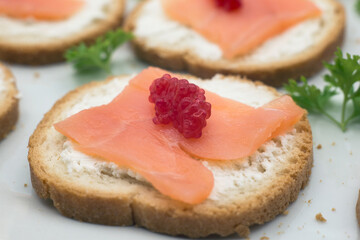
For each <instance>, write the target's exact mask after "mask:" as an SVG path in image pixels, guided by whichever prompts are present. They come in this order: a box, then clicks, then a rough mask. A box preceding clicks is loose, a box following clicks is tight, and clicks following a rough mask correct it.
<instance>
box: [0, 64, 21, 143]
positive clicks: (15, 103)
mask: <svg viewBox="0 0 360 240" xmlns="http://www.w3.org/2000/svg"><path fill="white" fill-rule="evenodd" d="M18 116H19V99H18V90H17V88H16V84H15V79H14V76H13V75H12V73H11V72H10V70H9V69H8V68H6V67H5V66H4V65H2V64H0V140H1V139H3V138H4V137H5V136H6V135H7V134H8V133H9V132H10V131H11V130H12V129H13V128H14V126H15V123H16V121H17V119H18Z"/></svg>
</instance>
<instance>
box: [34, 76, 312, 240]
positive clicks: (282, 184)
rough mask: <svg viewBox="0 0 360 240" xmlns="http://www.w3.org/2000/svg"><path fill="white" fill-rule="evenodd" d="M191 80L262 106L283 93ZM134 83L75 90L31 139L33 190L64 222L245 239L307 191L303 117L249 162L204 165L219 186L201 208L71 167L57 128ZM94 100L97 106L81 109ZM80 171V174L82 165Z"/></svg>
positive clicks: (308, 149)
mask: <svg viewBox="0 0 360 240" xmlns="http://www.w3.org/2000/svg"><path fill="white" fill-rule="evenodd" d="M186 77H187V78H188V79H189V80H193V81H195V82H196V83H199V84H205V85H206V86H207V88H205V85H200V86H202V87H204V88H205V89H208V90H215V89H219V88H221V87H219V84H220V86H222V85H221V84H223V83H224V82H225V83H226V84H225V85H223V88H224V91H222V94H223V95H226V94H227V95H229V96H230V95H236V96H239V97H240V98H242V99H245V100H247V102H248V103H250V104H253V105H254V104H260V103H259V102H257V101H258V100H259V98H262V97H265V95H266V96H268V98H269V99H273V98H276V97H278V96H279V95H280V94H279V93H278V92H276V90H275V89H273V88H270V87H267V86H265V85H263V84H262V83H259V82H252V81H249V80H246V79H241V78H237V77H225V76H223V75H217V76H215V77H214V78H213V79H212V80H211V81H200V80H199V79H196V78H194V77H190V76H186ZM129 79H130V77H129V76H120V77H117V78H110V79H108V80H106V81H103V82H93V83H90V84H87V85H84V86H82V87H80V88H78V89H75V90H74V91H72V92H70V93H69V94H67V95H65V96H64V97H63V98H62V99H60V100H59V101H58V102H57V103H56V104H55V105H54V106H53V108H52V109H51V110H50V111H49V112H48V113H47V114H46V115H45V116H44V118H43V120H42V121H41V122H40V123H39V125H38V126H37V128H36V130H35V132H34V133H33V135H32V136H31V137H30V140H29V146H28V147H29V153H28V160H29V165H30V172H31V180H32V185H33V188H34V189H35V191H36V193H37V194H38V196H39V197H41V198H43V199H51V200H52V201H53V204H54V206H55V207H56V208H57V209H58V211H59V212H60V213H61V214H63V215H64V216H67V217H70V218H74V219H77V220H80V221H85V222H91V223H98V224H106V225H119V226H129V225H137V226H141V227H145V228H147V229H149V230H151V231H154V232H160V233H165V234H169V235H185V236H188V237H191V238H197V237H206V236H209V235H211V234H216V235H220V236H228V235H231V234H233V233H238V234H239V235H240V236H248V235H249V233H250V228H249V227H250V226H252V225H255V224H263V223H265V222H267V221H270V220H272V219H273V218H275V217H276V216H277V215H279V214H281V213H283V212H284V211H285V210H286V209H287V207H288V206H289V204H290V203H291V202H293V201H295V200H296V199H297V196H298V193H299V191H300V190H301V189H302V188H304V187H305V186H306V184H307V182H308V180H309V177H310V173H311V168H312V162H313V152H312V134H311V128H310V125H309V122H308V119H307V117H306V116H304V117H303V118H302V119H301V121H299V122H298V123H297V124H296V126H295V127H294V130H293V131H291V132H289V133H287V134H286V135H284V136H281V137H277V138H275V139H273V140H271V141H269V142H268V143H266V144H264V145H263V146H262V147H261V148H260V149H259V150H258V151H257V152H256V153H255V154H254V155H252V156H250V157H248V158H247V159H246V160H245V161H242V160H234V161H227V162H226V163H225V162H221V163H219V162H217V161H208V162H206V164H205V163H204V165H205V166H207V167H208V168H209V169H210V170H211V171H212V172H213V174H214V178H215V187H214V190H213V192H212V194H211V195H210V196H209V198H208V199H207V200H205V201H204V202H203V203H201V204H197V205H189V204H185V203H182V202H179V201H176V200H172V199H170V198H168V197H166V196H164V195H162V194H160V193H159V192H158V191H157V190H156V189H154V188H153V187H152V186H151V184H150V183H148V182H146V181H142V180H141V179H138V178H136V177H133V176H131V175H127V174H123V175H116V174H113V173H112V172H111V171H109V170H108V168H105V167H104V168H101V169H99V170H98V171H97V172H94V171H92V168H89V169H80V170H79V169H77V170H76V169H75V170H74V169H72V168H71V167H69V166H70V165H67V164H66V163H65V161H64V160H63V155H62V153H63V152H64V144H65V142H66V141H67V139H66V137H64V136H63V135H61V134H60V133H58V132H57V131H56V130H55V129H54V127H53V124H54V123H56V122H58V121H61V120H63V119H65V118H66V117H68V116H69V115H71V114H73V113H74V112H77V111H80V110H81V109H85V108H87V107H90V106H97V105H101V104H106V103H107V102H109V101H110V100H111V99H108V100H106V101H105V100H101V101H95V100H94V99H103V98H109V95H112V96H113V97H115V96H116V94H118V93H119V92H116V89H119V91H121V88H118V87H117V85H116V84H119V83H122V84H123V85H124V83H125V85H126V83H127V81H128V80H129ZM111 91H112V93H111V94H110V92H111ZM114 91H115V94H114ZM219 94H220V93H219ZM246 94H250V95H246ZM241 95H243V96H241ZM249 96H252V97H249ZM249 98H252V99H253V100H251V101H250V100H249ZM90 101H93V103H92V104H89V105H86V106H85V105H84V106H83V105H82V104H84V103H87V102H90ZM266 101H267V100H265V101H263V102H266ZM95 102H96V103H95ZM80 105H81V106H80ZM79 106H80V107H79ZM74 108H77V111H74ZM75 165H76V168H78V166H79V163H76V164H75ZM80 165H81V164H80ZM224 177H225V179H224ZM224 180H225V181H224ZM227 180H230V181H227ZM236 181H237V182H238V183H239V184H236V183H235V182H236ZM229 182H230V186H229V184H228V183H229Z"/></svg>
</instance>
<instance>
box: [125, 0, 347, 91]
mask: <svg viewBox="0 0 360 240" xmlns="http://www.w3.org/2000/svg"><path fill="white" fill-rule="evenodd" d="M147 1H149V0H146V1H143V2H142V3H140V4H139V5H138V6H137V7H136V8H135V9H134V11H133V12H132V13H131V14H130V16H129V17H128V18H127V19H126V21H125V29H127V30H129V31H133V30H134V29H135V28H136V20H137V17H138V16H139V13H140V10H141V8H142V7H143V6H144V5H145V4H146V2H147ZM329 3H330V4H332V5H333V6H334V8H335V12H336V19H334V20H333V21H334V22H335V23H334V24H333V28H332V31H330V32H329V34H328V36H327V37H326V38H324V39H323V40H322V41H321V42H320V43H319V44H317V45H315V46H313V47H312V48H311V51H305V52H304V53H301V54H299V55H297V56H296V57H294V58H291V59H286V60H280V61H276V62H272V63H266V64H261V63H259V64H251V65H249V64H246V65H237V66H234V67H233V66H229V63H228V62H227V61H224V60H219V61H216V62H207V61H205V60H203V59H201V58H199V57H197V56H195V55H194V54H191V53H188V52H182V51H177V50H176V49H175V50H172V51H170V50H169V49H166V48H163V47H162V46H157V47H147V44H146V40H144V39H140V38H134V39H133V40H132V46H133V49H134V52H135V54H136V55H137V56H138V57H139V58H140V59H142V60H144V61H146V62H149V63H151V64H153V65H156V66H160V67H163V68H167V69H170V70H174V71H188V72H190V73H192V74H194V75H196V76H198V77H201V78H210V77H212V76H214V75H215V74H218V73H221V74H224V75H240V76H246V77H247V78H249V79H257V80H260V81H262V82H264V83H265V84H267V85H271V86H274V87H279V86H282V85H283V84H284V83H286V82H287V81H288V80H289V79H290V78H294V79H297V80H298V79H300V77H301V76H305V77H310V76H312V75H314V74H315V73H317V72H318V71H320V70H321V69H322V68H323V62H324V61H329V60H331V59H332V57H333V56H334V52H335V51H336V49H337V48H338V47H340V46H341V45H342V42H343V39H344V33H345V10H344V8H343V6H342V5H341V4H340V3H339V2H337V1H334V0H329Z"/></svg>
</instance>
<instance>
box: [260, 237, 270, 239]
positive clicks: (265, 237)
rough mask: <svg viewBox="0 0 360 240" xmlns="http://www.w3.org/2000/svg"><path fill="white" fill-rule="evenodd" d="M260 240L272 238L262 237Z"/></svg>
mask: <svg viewBox="0 0 360 240" xmlns="http://www.w3.org/2000/svg"><path fill="white" fill-rule="evenodd" d="M260 240H270V238H268V237H266V236H264V237H261V238H260Z"/></svg>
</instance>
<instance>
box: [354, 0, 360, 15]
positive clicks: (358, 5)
mask: <svg viewBox="0 0 360 240" xmlns="http://www.w3.org/2000/svg"><path fill="white" fill-rule="evenodd" d="M355 9H356V11H357V12H358V14H360V0H357V1H356V3H355Z"/></svg>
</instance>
